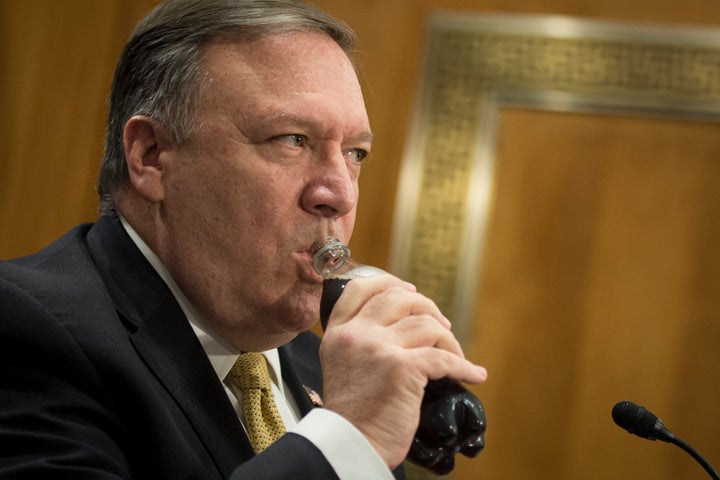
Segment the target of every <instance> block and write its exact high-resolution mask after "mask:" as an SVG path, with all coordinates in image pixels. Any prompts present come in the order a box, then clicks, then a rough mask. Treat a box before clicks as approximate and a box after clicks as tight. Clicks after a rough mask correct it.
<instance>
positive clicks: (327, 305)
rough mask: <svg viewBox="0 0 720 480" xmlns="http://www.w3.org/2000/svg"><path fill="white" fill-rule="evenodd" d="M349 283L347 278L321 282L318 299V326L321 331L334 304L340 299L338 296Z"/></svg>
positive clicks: (325, 326)
mask: <svg viewBox="0 0 720 480" xmlns="http://www.w3.org/2000/svg"><path fill="white" fill-rule="evenodd" d="M349 281H350V279H349V278H337V277H336V278H326V279H325V280H323V289H322V297H320V325H322V329H323V331H325V328H327V322H328V319H329V318H330V313H331V312H332V309H333V307H334V306H335V302H337V300H338V298H340V294H341V293H342V292H343V291H344V290H345V285H347V283H348V282H349Z"/></svg>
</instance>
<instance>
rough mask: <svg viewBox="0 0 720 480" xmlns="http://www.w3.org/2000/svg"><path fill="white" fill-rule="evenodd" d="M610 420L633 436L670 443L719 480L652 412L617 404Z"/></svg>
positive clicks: (704, 461)
mask: <svg viewBox="0 0 720 480" xmlns="http://www.w3.org/2000/svg"><path fill="white" fill-rule="evenodd" d="M612 418H613V420H614V421H615V423H616V424H617V425H618V426H619V427H620V428H622V429H624V430H627V431H628V432H629V433H632V434H633V435H637V436H638V437H642V438H646V439H648V440H661V441H663V442H668V443H672V444H673V445H676V446H678V447H680V448H681V449H683V450H684V451H685V452H687V453H688V454H690V456H692V457H693V458H694V459H695V460H696V461H697V462H698V463H699V464H700V465H701V466H702V467H703V468H704V469H705V471H706V472H707V473H708V474H709V475H710V477H711V478H713V479H714V480H720V475H718V472H717V471H716V470H715V469H714V468H713V466H712V465H710V463H709V462H708V461H707V460H705V458H703V456H702V455H700V453H699V452H698V451H697V450H695V449H694V448H692V447H691V446H690V445H688V444H687V443H685V442H684V441H682V440H680V439H679V438H678V437H676V436H675V435H673V434H672V432H671V431H670V430H668V429H667V428H665V425H664V424H663V422H662V421H661V420H660V419H659V418H658V417H656V416H655V415H654V414H653V413H652V412H650V411H649V410H647V409H645V407H642V406H640V405H637V404H635V403H632V402H628V401H623V402H618V403H616V404H615V406H614V407H613V409H612Z"/></svg>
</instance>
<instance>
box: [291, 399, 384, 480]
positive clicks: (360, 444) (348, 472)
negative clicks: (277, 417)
mask: <svg viewBox="0 0 720 480" xmlns="http://www.w3.org/2000/svg"><path fill="white" fill-rule="evenodd" d="M291 430H292V432H293V433H297V434H298V435H302V436H303V437H305V438H307V439H308V440H310V442H312V443H313V444H314V445H315V446H316V447H317V448H318V449H319V450H320V451H321V452H322V454H323V455H324V456H325V458H326V459H327V461H328V462H329V463H330V465H331V466H332V468H333V469H334V470H335V473H337V476H338V477H339V478H340V479H341V480H355V479H357V480H361V479H367V478H377V479H387V480H393V478H394V477H393V474H392V472H391V471H390V469H389V468H388V467H387V465H385V462H384V461H383V459H382V458H381V457H380V454H378V453H377V451H375V449H374V448H373V447H372V445H370V442H368V440H367V439H366V438H365V436H364V435H363V434H362V433H360V431H359V430H358V429H357V428H355V426H354V425H353V424H352V423H350V422H348V421H347V420H345V418H343V417H342V416H341V415H339V414H337V413H335V412H332V411H330V410H326V409H324V408H314V409H312V410H311V411H310V413H308V414H307V415H306V416H305V417H303V418H302V420H300V422H298V424H297V425H296V426H295V427H293V428H292V429H291Z"/></svg>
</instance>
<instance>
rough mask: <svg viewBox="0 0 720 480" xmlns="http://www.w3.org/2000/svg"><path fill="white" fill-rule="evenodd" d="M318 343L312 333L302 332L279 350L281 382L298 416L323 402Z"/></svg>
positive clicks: (303, 414)
mask: <svg viewBox="0 0 720 480" xmlns="http://www.w3.org/2000/svg"><path fill="white" fill-rule="evenodd" d="M319 343H320V341H319V339H318V337H317V336H315V335H314V334H313V333H310V332H304V333H301V334H300V335H298V336H297V337H295V339H294V340H293V341H292V342H290V343H289V344H287V345H284V346H282V347H280V348H279V349H278V352H279V354H280V365H281V366H282V375H283V379H284V380H285V383H286V384H287V386H288V387H289V388H290V392H291V393H292V395H293V398H295V402H296V403H297V406H298V408H299V409H300V414H301V416H305V415H307V414H308V412H309V411H310V410H311V409H313V408H314V407H317V406H319V404H321V403H322V401H321V399H320V395H321V394H322V372H321V370H320V359H319V357H318V348H319Z"/></svg>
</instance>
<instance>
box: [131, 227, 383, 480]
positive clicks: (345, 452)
mask: <svg viewBox="0 0 720 480" xmlns="http://www.w3.org/2000/svg"><path fill="white" fill-rule="evenodd" d="M120 220H121V222H122V224H123V227H125V230H126V231H127V233H128V235H130V238H131V239H132V240H133V242H134V243H135V245H136V246H137V247H138V248H139V249H140V251H141V252H142V254H143V255H144V256H145V258H146V259H147V260H148V262H150V264H151V265H152V266H153V268H154V269H155V271H157V273H158V275H160V277H161V278H162V279H163V281H164V282H165V283H166V284H167V286H168V288H169V289H170V291H171V292H172V294H173V296H174V297H175V299H176V300H177V302H178V304H179V305H180V308H181V309H182V310H183V313H185V316H186V317H187V319H188V321H189V322H190V325H191V326H192V329H193V331H194V332H195V334H196V335H197V337H198V340H199V341H200V344H201V345H202V347H203V349H204V350H205V353H206V354H207V356H208V359H209V360H210V364H211V365H212V367H213V369H214V370H215V373H216V374H217V376H218V380H219V381H220V382H221V383H222V384H223V386H224V387H225V393H226V394H227V396H228V398H229V400H230V402H231V403H232V406H233V408H234V409H235V412H236V413H237V414H238V417H239V419H240V422H241V423H243V416H242V394H241V393H240V392H239V391H237V392H236V391H234V390H235V389H233V388H232V387H230V386H228V385H227V384H226V383H225V382H224V380H225V377H226V376H227V374H228V373H229V372H230V369H231V368H232V366H233V364H234V363H235V360H236V359H237V357H238V355H239V354H240V352H239V351H237V350H236V349H234V348H233V347H232V346H230V345H229V344H227V343H226V342H225V341H224V340H223V339H222V338H220V337H219V336H218V335H216V334H214V332H213V331H212V329H211V328H210V327H209V326H208V325H207V322H206V321H205V320H204V319H203V317H202V315H201V314H200V313H199V312H198V311H197V310H196V309H195V307H194V306H193V305H192V304H191V303H190V301H189V300H188V299H187V297H186V296H185V295H184V294H183V292H182V291H181V290H180V288H179V287H178V286H177V284H176V283H175V281H174V280H173V278H172V276H171V275H170V273H169V272H168V270H167V268H165V266H164V265H163V263H162V261H161V260H160V258H159V257H158V256H157V255H156V254H155V252H153V251H152V250H151V249H150V247H149V246H148V245H147V244H146V243H145V241H144V240H143V239H142V238H141V237H140V235H139V234H138V233H137V232H136V231H135V230H134V229H133V228H132V227H131V226H130V224H129V223H127V221H126V220H125V219H124V218H122V216H121V217H120ZM262 354H263V355H264V356H265V358H266V359H267V362H268V371H269V373H270V380H271V381H272V390H273V395H274V396H275V403H276V404H277V407H278V410H279V412H280V415H281V416H282V419H283V422H284V423H285V428H286V430H287V431H288V432H293V433H296V434H298V435H302V436H303V437H305V438H307V439H308V440H309V441H310V442H312V443H313V444H314V445H315V446H316V447H317V448H318V449H319V450H320V451H321V452H322V453H323V455H324V456H325V458H326V459H327V460H328V462H329V463H330V465H331V466H332V467H333V469H334V470H335V473H337V475H338V477H340V479H342V480H363V479H378V480H383V479H387V480H392V479H393V478H394V477H393V475H392V472H390V470H389V469H388V467H387V466H386V465H385V462H384V461H383V460H382V458H381V457H380V455H379V454H378V453H377V451H375V449H374V448H372V445H370V442H368V440H367V439H366V438H365V437H364V436H363V435H362V434H361V433H360V431H359V430H358V429H357V428H355V426H354V425H352V424H351V423H350V422H348V421H347V420H345V418H343V417H342V416H341V415H338V414H337V413H335V412H332V411H330V410H326V409H323V408H314V409H313V410H311V411H310V413H308V414H307V415H306V416H305V417H303V418H302V419H301V418H300V413H299V410H298V407H297V404H296V403H295V399H294V398H293V396H292V395H291V394H289V393H286V392H288V388H287V386H286V385H285V382H284V381H283V379H282V370H281V367H280V357H279V355H278V351H277V349H273V350H268V351H265V352H262ZM244 426H245V425H244V424H243V427H244Z"/></svg>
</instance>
